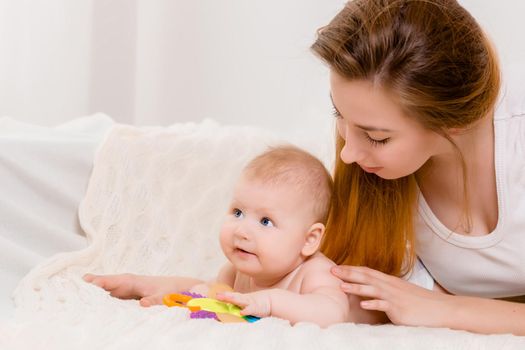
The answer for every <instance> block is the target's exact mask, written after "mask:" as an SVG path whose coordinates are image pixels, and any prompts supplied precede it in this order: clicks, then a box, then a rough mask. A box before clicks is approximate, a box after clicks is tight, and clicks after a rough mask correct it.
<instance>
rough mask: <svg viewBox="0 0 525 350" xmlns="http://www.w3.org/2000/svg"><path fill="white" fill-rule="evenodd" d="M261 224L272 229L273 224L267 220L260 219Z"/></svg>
mask: <svg viewBox="0 0 525 350" xmlns="http://www.w3.org/2000/svg"><path fill="white" fill-rule="evenodd" d="M261 224H262V225H263V226H268V227H273V222H272V220H270V219H269V218H262V219H261Z"/></svg>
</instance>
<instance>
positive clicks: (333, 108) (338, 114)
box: [332, 107, 341, 119]
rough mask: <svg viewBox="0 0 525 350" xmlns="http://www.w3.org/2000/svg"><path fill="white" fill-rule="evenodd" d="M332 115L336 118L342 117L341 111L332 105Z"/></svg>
mask: <svg viewBox="0 0 525 350" xmlns="http://www.w3.org/2000/svg"><path fill="white" fill-rule="evenodd" d="M332 116H333V117H334V118H337V119H340V118H341V113H339V111H338V110H337V109H335V107H332Z"/></svg>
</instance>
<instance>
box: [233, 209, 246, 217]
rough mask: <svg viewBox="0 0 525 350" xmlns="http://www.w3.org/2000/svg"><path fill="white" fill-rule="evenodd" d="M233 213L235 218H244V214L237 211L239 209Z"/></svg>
mask: <svg viewBox="0 0 525 350" xmlns="http://www.w3.org/2000/svg"><path fill="white" fill-rule="evenodd" d="M232 213H233V216H235V217H236V218H242V217H243V216H244V214H243V213H242V210H240V209H237V208H233V210H232Z"/></svg>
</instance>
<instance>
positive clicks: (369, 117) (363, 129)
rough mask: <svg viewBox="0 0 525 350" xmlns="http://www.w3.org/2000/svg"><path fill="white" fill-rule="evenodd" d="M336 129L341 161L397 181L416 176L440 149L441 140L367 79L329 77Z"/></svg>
mask: <svg viewBox="0 0 525 350" xmlns="http://www.w3.org/2000/svg"><path fill="white" fill-rule="evenodd" d="M330 85H331V97H332V103H333V105H334V109H335V110H334V114H335V115H336V117H337V129H338V131H339V135H341V137H342V138H343V139H344V141H345V145H344V148H343V149H342V151H341V154H340V157H341V160H342V161H343V162H345V163H346V164H351V163H354V162H355V163H357V164H359V166H360V167H361V168H362V169H363V170H364V171H366V172H369V173H375V174H377V176H380V177H382V178H384V179H396V178H400V177H403V176H406V175H409V174H412V173H414V172H416V171H417V170H418V169H419V168H420V167H421V166H422V165H423V164H425V162H426V161H427V160H428V159H429V158H430V157H431V156H433V155H435V154H436V153H438V150H439V149H440V148H441V147H443V140H444V138H443V137H442V136H440V135H439V134H437V133H435V132H433V131H431V130H428V129H425V128H424V127H423V125H422V124H421V123H419V122H418V121H417V120H415V118H409V117H407V116H406V115H404V114H403V111H402V110H401V108H400V107H399V106H398V105H397V104H396V103H395V102H394V101H393V100H392V99H391V98H390V97H389V96H388V95H387V94H386V93H385V92H384V91H383V89H381V88H380V87H377V86H374V85H373V84H372V82H370V81H366V80H357V81H350V80H347V79H345V78H343V77H341V76H340V75H338V74H337V73H335V72H333V71H332V72H331V74H330Z"/></svg>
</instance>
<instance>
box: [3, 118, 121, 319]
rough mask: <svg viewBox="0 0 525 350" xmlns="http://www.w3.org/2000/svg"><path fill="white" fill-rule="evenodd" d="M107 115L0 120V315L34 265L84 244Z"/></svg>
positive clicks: (6, 314)
mask: <svg viewBox="0 0 525 350" xmlns="http://www.w3.org/2000/svg"><path fill="white" fill-rule="evenodd" d="M113 124H114V123H113V121H112V120H111V118H109V117H107V116H105V115H102V114H98V115H93V116H90V117H85V118H79V119H75V120H73V121H71V122H69V123H66V124H62V125H60V126H57V127H41V126H37V125H33V124H28V123H23V122H20V121H17V120H14V119H11V118H7V117H4V118H0V183H1V188H2V196H0V319H7V318H8V317H9V316H11V315H12V313H13V309H14V304H13V302H12V300H11V294H12V291H13V290H14V288H15V286H16V284H17V283H18V282H19V281H20V279H21V278H22V277H23V276H24V275H25V274H26V273H28V272H29V270H30V269H31V268H32V267H34V266H35V265H36V264H37V263H39V262H41V261H43V260H44V259H45V258H48V257H50V256H51V255H53V254H56V253H58V252H62V251H70V250H76V249H79V248H81V247H83V246H85V245H86V241H85V238H84V235H83V233H82V230H81V229H80V226H79V223H78V205H79V203H80V201H81V199H82V197H83V196H84V194H85V191H86V187H87V183H88V179H89V175H90V172H91V168H92V166H93V157H94V154H95V151H96V149H97V147H98V146H99V144H100V142H101V141H102V139H103V137H104V135H105V133H106V132H107V131H108V130H109V128H110V127H111V125H113Z"/></svg>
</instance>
